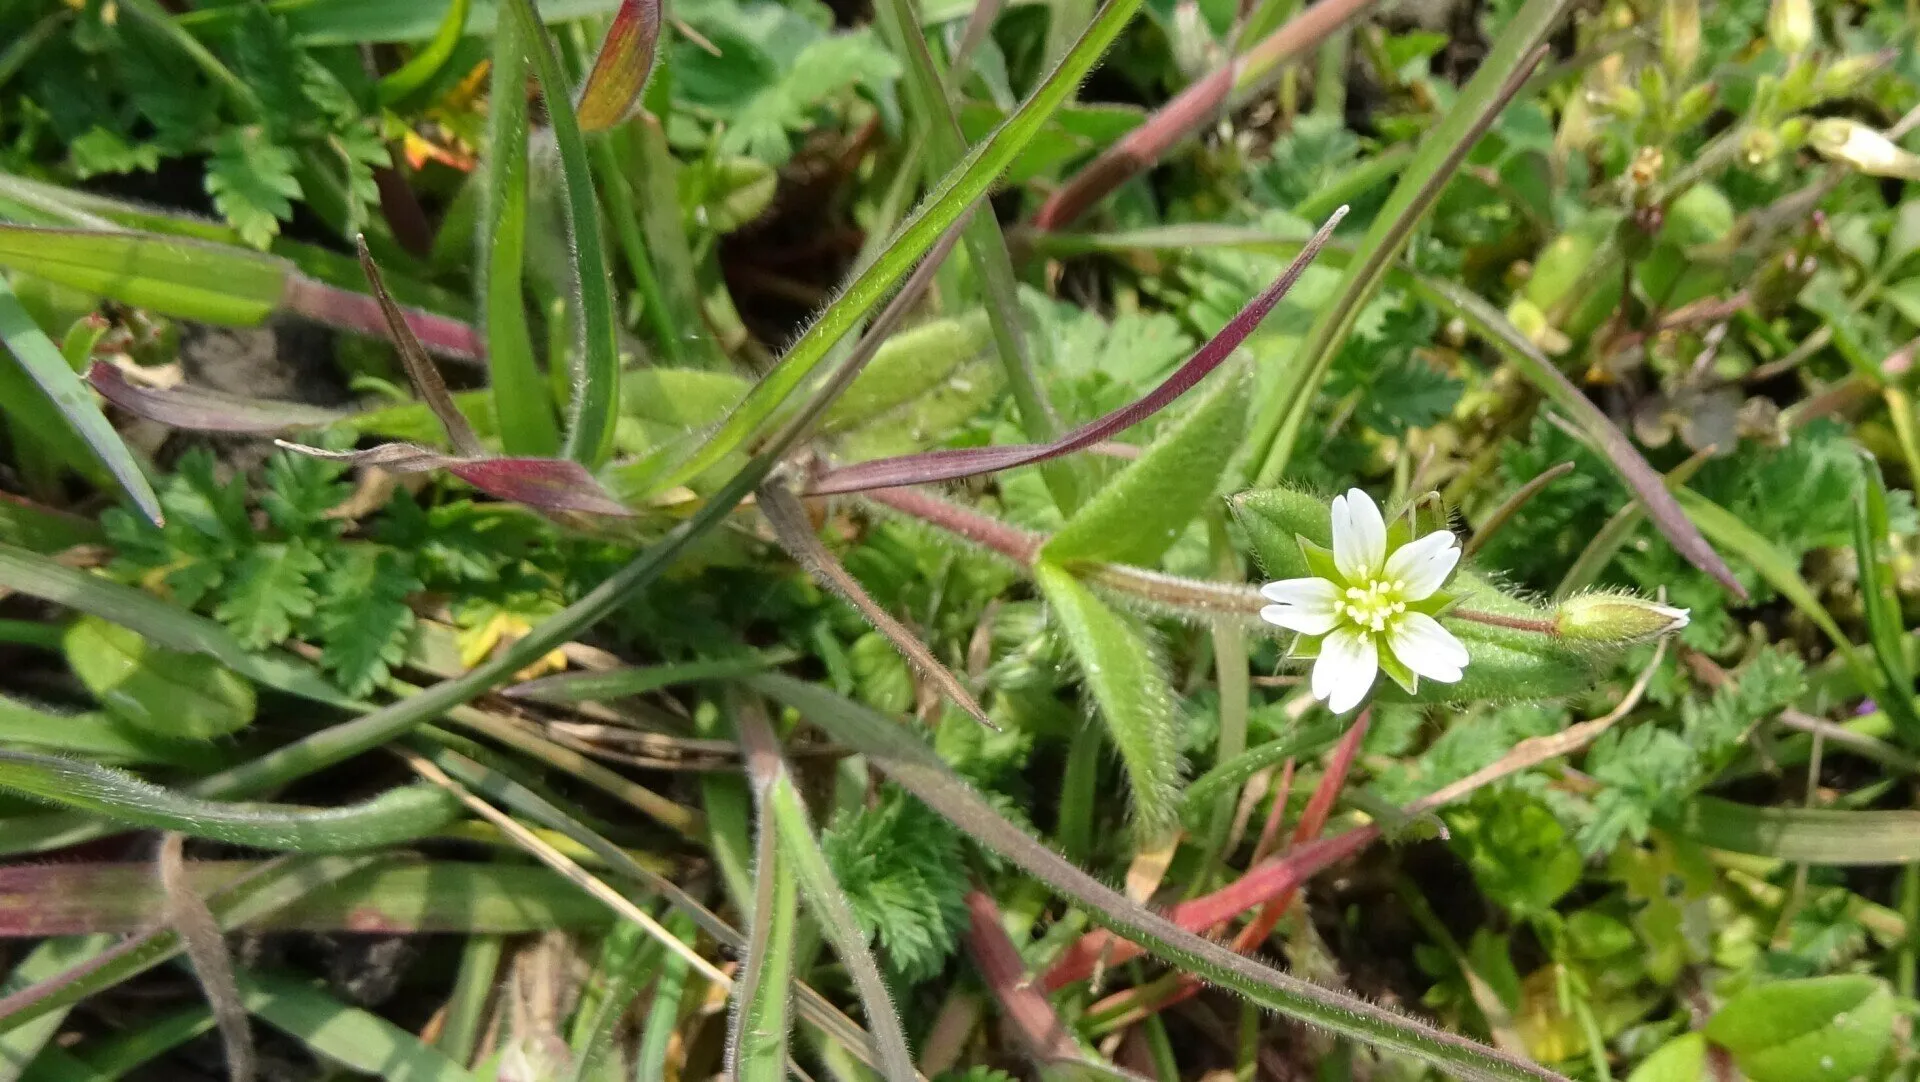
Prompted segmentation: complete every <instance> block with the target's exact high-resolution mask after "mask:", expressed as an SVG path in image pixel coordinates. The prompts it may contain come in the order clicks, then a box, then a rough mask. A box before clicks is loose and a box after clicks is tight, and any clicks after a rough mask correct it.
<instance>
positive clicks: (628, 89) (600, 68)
mask: <svg viewBox="0 0 1920 1082" xmlns="http://www.w3.org/2000/svg"><path fill="white" fill-rule="evenodd" d="M660 7H661V2H660V0H624V2H623V3H621V5H620V10H619V11H618V12H615V13H614V16H613V22H611V23H609V24H608V25H607V36H606V39H605V40H604V41H602V42H601V43H600V55H599V56H596V57H594V59H593V70H592V71H590V72H588V73H587V82H586V85H585V86H583V87H581V89H580V104H579V106H578V108H576V109H575V110H574V112H575V114H576V115H577V116H579V118H580V127H581V129H582V130H584V131H605V130H607V129H608V128H611V127H613V126H614V125H615V124H618V123H620V122H621V121H622V120H625V119H626V118H627V114H628V113H630V112H632V111H633V106H634V103H635V102H637V101H639V100H640V92H641V91H642V90H644V89H646V86H647V77H648V76H649V75H651V74H653V57H654V52H655V50H656V49H657V48H658V46H659V44H660Z"/></svg>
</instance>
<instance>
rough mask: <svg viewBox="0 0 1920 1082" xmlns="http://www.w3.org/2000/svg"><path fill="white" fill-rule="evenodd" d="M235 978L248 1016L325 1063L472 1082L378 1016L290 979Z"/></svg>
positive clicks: (411, 1080)
mask: <svg viewBox="0 0 1920 1082" xmlns="http://www.w3.org/2000/svg"><path fill="white" fill-rule="evenodd" d="M235 978H236V983H237V984H238V985H239V987H240V999H241V1002H243V1003H245V1004H246V1007H247V1010H248V1012H249V1013H251V1014H252V1015H253V1016H254V1017H256V1018H259V1019H260V1020H261V1021H263V1022H265V1023H267V1024H268V1025H270V1026H272V1027H274V1028H275V1029H278V1030H280V1031H281V1032H283V1033H286V1034H287V1035H288V1036H291V1037H293V1038H295V1039H297V1040H299V1041H300V1042H301V1043H303V1044H305V1045H306V1046H307V1047H308V1048H310V1049H312V1050H313V1051H314V1052H316V1053H318V1054H319V1055H320V1056H321V1058H322V1059H323V1060H331V1061H334V1062H337V1063H341V1064H344V1065H346V1066H347V1067H350V1068H352V1069H354V1070H356V1071H359V1072H361V1073H364V1074H372V1075H379V1076H380V1077H381V1078H387V1079H396V1080H398V1079H405V1080H406V1082H472V1077H473V1076H471V1075H469V1074H468V1073H467V1072H466V1071H465V1070H463V1069H462V1068H461V1067H460V1065H459V1064H457V1063H455V1062H453V1061H452V1060H450V1059H448V1058H447V1057H445V1056H443V1055H441V1054H440V1053H439V1052H436V1051H434V1049H433V1048H432V1047H431V1046H429V1045H426V1044H423V1043H421V1041H420V1039H419V1038H417V1037H415V1036H414V1035H413V1034H411V1033H408V1032H407V1031H406V1030H404V1029H401V1028H400V1027H399V1026H396V1025H394V1024H393V1023H392V1022H389V1021H387V1020H386V1019H384V1018H381V1017H380V1016H379V1015H376V1014H372V1013H370V1012H367V1011H363V1010H360V1009H359V1008H357V1007H349V1006H347V1005H346V1004H344V1003H341V1002H340V1001H339V1000H337V999H334V998H333V997H332V996H330V995H327V994H326V993H325V992H322V991H320V990H319V989H317V988H314V987H312V986H310V985H308V984H305V983H303V982H301V981H298V980H294V979H292V978H289V977H282V976H278V975H273V974H267V973H258V972H251V971H246V970H243V971H241V972H239V973H237V974H235Z"/></svg>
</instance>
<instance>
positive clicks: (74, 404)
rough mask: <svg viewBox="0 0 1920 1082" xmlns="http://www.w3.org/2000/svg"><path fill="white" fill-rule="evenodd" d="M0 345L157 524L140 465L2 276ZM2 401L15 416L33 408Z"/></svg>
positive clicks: (155, 503) (156, 500)
mask: <svg viewBox="0 0 1920 1082" xmlns="http://www.w3.org/2000/svg"><path fill="white" fill-rule="evenodd" d="M0 343H4V344H5V345H6V347H7V352H8V353H11V354H12V355H13V357H12V361H11V362H8V361H5V360H0V363H17V364H18V366H19V371H22V372H25V373H26V375H27V377H28V378H29V379H31V380H32V381H33V384H34V386H36V387H38V388H39V390H40V393H41V394H42V395H44V396H45V397H46V401H47V402H48V403H49V404H51V405H52V406H53V408H54V410H55V411H56V412H57V413H58V414H59V415H60V417H61V418H63V419H64V420H65V421H66V423H67V424H68V425H69V426H71V427H72V429H73V431H74V433H76V434H77V435H79V437H80V438H81V439H82V440H84V441H85V442H86V445H87V447H88V448H90V449H91V450H92V452H93V455H94V457H96V458H97V459H99V461H100V464H101V465H103V466H105V467H106V469H107V472H108V473H110V474H112V475H113V479H114V481H115V482H117V483H118V484H119V485H120V488H121V490H122V491H123V492H125V493H126V494H127V497H128V498H129V499H131V500H132V501H133V504H134V506H135V507H138V508H139V509H140V513H141V514H143V515H145V516H146V517H147V518H148V519H150V520H152V521H154V522H159V521H160V497H159V496H157V495H155V494H154V491H153V486H152V485H151V484H149V483H148V482H147V475H146V474H145V473H144V472H142V471H141V469H140V463H139V462H138V461H136V460H135V459H134V457H133V452H132V451H129V450H127V445H126V444H124V443H122V442H120V434H119V433H117V432H115V431H114V430H113V426H112V425H111V424H108V423H107V418H106V415H105V414H103V413H101V412H100V407H99V406H98V405H97V404H95V402H94V400H93V396H92V395H91V394H89V393H88V392H87V388H86V385H85V384H84V383H82V382H81V381H80V377H79V376H77V375H75V374H74V371H73V369H72V368H71V367H69V366H68V364H67V359H66V358H65V357H63V356H62V355H61V353H60V350H59V348H58V347H57V346H55V345H54V344H53V341H52V340H51V339H49V338H48V337H47V336H46V334H45V333H44V332H43V331H41V330H40V328H39V327H38V326H36V325H35V324H34V322H33V317H31V316H29V315H28V314H27V310H26V309H25V308H23V307H21V305H20V301H19V299H18V298H16V297H15V296H14V295H13V289H12V288H11V287H10V286H8V285H7V283H6V280H5V279H4V278H0ZM7 405H8V407H9V408H8V410H7V412H8V413H9V414H10V415H12V416H15V417H18V416H19V413H18V411H20V410H27V409H34V408H36V406H35V405H34V404H33V403H31V402H28V401H24V400H12V401H9V402H8V403H7Z"/></svg>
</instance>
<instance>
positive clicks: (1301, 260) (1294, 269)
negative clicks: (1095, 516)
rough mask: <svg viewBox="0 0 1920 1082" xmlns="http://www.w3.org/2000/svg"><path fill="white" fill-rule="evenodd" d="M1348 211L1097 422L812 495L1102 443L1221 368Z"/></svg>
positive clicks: (971, 471)
mask: <svg viewBox="0 0 1920 1082" xmlns="http://www.w3.org/2000/svg"><path fill="white" fill-rule="evenodd" d="M1346 213H1347V208H1345V207H1341V208H1340V209H1339V210H1337V211H1335V212H1334V214H1333V216H1332V217H1331V218H1329V219H1327V224H1325V225H1323V226H1321V227H1320V231H1319V232H1318V233H1315V234H1314V235H1313V239H1312V240H1310V241H1308V242H1307V245H1306V247H1304V248H1302V249H1301V250H1300V254H1299V255H1298V256H1296V257H1294V261H1293V265H1292V266H1289V267H1288V268H1287V270H1286V273H1284V274H1282V275H1281V276H1280V277H1279V279H1278V280H1276V281H1275V282H1274V283H1273V284H1272V285H1270V286H1268V287H1267V288H1266V290H1265V291H1264V292H1262V293H1261V294H1260V295H1259V296H1257V297H1255V298H1254V299H1253V300H1252V301H1249V302H1248V303H1247V306H1246V307H1245V308H1242V309H1241V310H1240V313H1239V314H1238V315H1236V316H1234V317H1233V318H1232V319H1230V320H1228V321H1227V325H1226V326H1225V327H1222V328H1221V329H1220V333H1219V334H1216V335H1214V336H1213V338H1212V339H1210V340H1209V341H1208V342H1207V343H1206V344H1205V345H1203V346H1201V347H1200V348H1199V350H1198V351H1196V352H1195V353H1194V355H1193V356H1191V357H1189V358H1187V360H1186V363H1184V364H1182V365H1181V366H1180V367H1179V368H1178V369H1176V370H1175V371H1174V373H1173V375H1171V376H1168V377H1167V378H1166V381H1165V382H1163V383H1161V384H1160V386H1158V387H1155V388H1154V389H1153V390H1151V391H1149V392H1147V394H1146V395H1145V396H1144V397H1142V398H1140V399H1138V400H1136V401H1134V402H1132V403H1131V404H1129V405H1126V406H1122V407H1121V408H1119V409H1117V410H1114V411H1113V412H1112V413H1109V414H1107V415H1106V416H1105V417H1102V418H1100V419H1098V420H1095V421H1089V422H1088V423H1086V424H1084V425H1081V426H1080V427H1079V428H1076V429H1074V430H1073V431H1072V432H1069V433H1067V434H1066V435H1064V436H1062V437H1060V438H1059V439H1057V440H1055V441H1053V442H1052V443H1022V444H1013V445H1011V446H1004V447H965V448H959V449H956V450H947V451H927V452H924V453H921V454H912V455H901V456H898V457H896V458H881V459H875V460H873V461H871V462H861V463H857V464H855V465H852V466H844V467H842V468H840V469H837V470H828V471H827V472H826V473H824V474H822V475H821V476H820V477H819V478H818V479H817V480H815V481H814V483H813V486H812V488H811V489H810V494H811V495H815V496H825V495H831V494H833V493H839V492H864V491H867V490H869V489H876V488H898V487H900V486H902V485H924V484H930V483H933V482H936V481H952V480H956V479H958V478H961V477H972V476H973V475H975V474H981V473H993V472H995V471H998V470H1008V469H1012V468H1014V467H1016V466H1030V465H1033V464H1034V463H1036V462H1045V461H1047V460H1048V459H1051V458H1058V457H1060V456H1061V455H1066V454H1072V453H1073V452H1075V451H1079V450H1083V449H1085V448H1088V447H1092V446H1093V445H1095V444H1097V443H1099V442H1101V441H1102V440H1106V439H1111V438H1112V437H1113V436H1115V435H1117V434H1118V433H1120V432H1123V431H1125V430H1126V429H1128V428H1131V427H1133V426H1134V425H1136V424H1139V423H1140V422H1141V421H1144V420H1146V419H1147V418H1149V417H1151V416H1153V415H1154V414H1156V413H1158V412H1160V411H1161V410H1162V409H1165V408H1166V407H1167V405H1168V404H1169V403H1171V402H1172V401H1173V400H1174V399H1176V398H1179V397H1180V396H1181V395H1183V394H1185V393H1186V392H1187V391H1189V390H1191V389H1192V388H1193V386H1194V384H1196V383H1199V382H1200V381H1201V380H1203V379H1205V378H1206V376H1207V374H1208V373H1209V372H1212V371H1213V370H1214V369H1216V368H1218V367H1220V365H1221V363H1222V362H1224V361H1226V359H1227V358H1228V357H1231V356H1232V355H1233V351H1234V350H1236V349H1238V348H1240V343H1242V342H1244V341H1246V339H1247V336H1248V335H1250V334H1252V333H1253V330H1254V328H1255V327H1258V326H1259V325H1260V321H1261V320H1263V319H1265V318H1267V313H1269V312H1271V311H1273V308H1274V306H1275V305H1277V304H1279V303H1280V299H1281V298H1282V297H1284V296H1286V295H1287V291H1288V290H1290V289H1292V288H1293V285H1294V283H1295V282H1297V281H1299V279H1300V275H1301V274H1303V273H1305V271H1306V269H1307V266H1308V265H1309V264H1311V263H1312V262H1313V258H1314V256H1316V255H1318V254H1319V252H1320V249H1321V247H1322V246H1324V245H1325V244H1326V243H1327V239H1328V238H1329V237H1331V236H1332V235H1333V228H1334V226H1336V225H1338V224H1340V219H1341V218H1343V217H1345V216H1346Z"/></svg>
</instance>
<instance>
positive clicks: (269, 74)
mask: <svg viewBox="0 0 1920 1082" xmlns="http://www.w3.org/2000/svg"><path fill="white" fill-rule="evenodd" d="M232 56H233V70H234V74H236V75H238V76H239V77H240V78H241V79H243V80H245V81H246V83H247V85H248V86H249V87H251V88H252V89H253V92H254V93H255V94H257V95H258V96H259V98H260V104H261V106H262V107H263V111H262V114H261V118H260V119H262V120H264V121H265V122H266V123H267V125H268V128H269V131H270V132H271V133H272V134H273V135H275V136H279V137H286V136H288V135H290V134H292V131H293V129H294V127H295V126H296V125H298V124H299V123H300V122H301V121H303V120H305V119H307V118H309V117H311V116H312V115H313V105H312V102H311V100H310V99H309V98H308V96H307V94H306V88H305V87H304V86H303V85H302V84H301V79H300V69H301V65H302V62H303V61H304V60H305V59H306V55H305V54H304V53H302V52H301V51H300V48H299V47H298V46H296V45H295V44H294V43H293V35H292V33H290V32H289V31H288V29H287V22H286V20H285V19H283V18H281V17H280V16H279V15H277V14H275V13H274V11H273V10H272V9H271V8H269V7H268V6H267V5H266V4H248V5H247V7H246V12H245V14H244V15H243V16H242V17H241V19H240V25H239V26H238V27H236V28H235V31H234V35H233V48H232ZM290 194H292V195H293V196H294V197H295V198H298V193H297V192H295V193H290ZM224 209H225V208H222V210H223V211H224ZM280 217H281V218H283V219H284V218H285V217H286V215H284V214H283V215H280ZM228 218H229V220H232V218H233V216H232V215H231V214H229V215H228ZM234 224H235V225H239V224H240V223H239V222H238V221H235V222H234ZM263 247H264V246H263Z"/></svg>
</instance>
